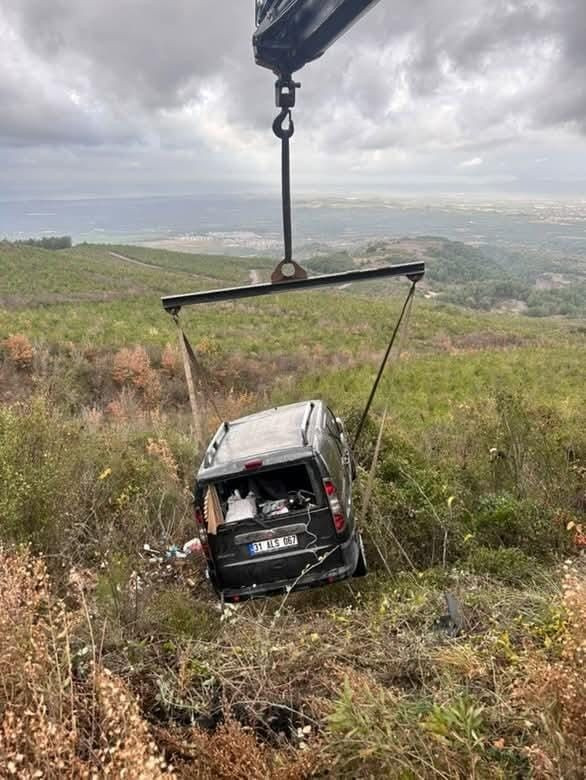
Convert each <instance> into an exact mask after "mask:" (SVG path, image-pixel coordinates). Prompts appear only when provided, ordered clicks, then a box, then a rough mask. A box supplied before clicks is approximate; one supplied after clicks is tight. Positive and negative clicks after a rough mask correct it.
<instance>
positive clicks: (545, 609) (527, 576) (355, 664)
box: [0, 239, 586, 780]
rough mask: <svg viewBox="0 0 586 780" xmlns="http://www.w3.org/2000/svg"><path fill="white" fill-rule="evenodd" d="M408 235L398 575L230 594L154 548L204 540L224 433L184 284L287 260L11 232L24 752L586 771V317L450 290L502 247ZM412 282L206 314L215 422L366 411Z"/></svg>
mask: <svg viewBox="0 0 586 780" xmlns="http://www.w3.org/2000/svg"><path fill="white" fill-rule="evenodd" d="M373 246H374V245H373ZM389 251H391V250H390V249H389V246H388V245H386V244H385V246H380V247H379V246H377V247H374V248H373V250H372V251H371V252H369V253H368V254H366V253H364V254H363V255H361V256H360V258H358V256H357V258H352V257H349V256H345V255H338V256H332V255H330V256H319V257H316V258H315V259H314V260H313V261H311V263H310V265H311V267H312V270H313V271H314V272H319V271H320V270H322V271H325V270H335V269H336V268H340V267H341V266H343V265H344V264H348V263H350V264H354V263H356V262H357V261H360V262H371V261H376V262H378V261H380V259H381V258H382V257H383V256H385V257H388V255H387V254H386V253H387V252H389ZM392 252H395V253H396V257H394V258H393V259H398V258H399V257H401V259H402V260H405V259H407V257H413V256H421V257H425V258H426V260H427V261H428V262H429V268H430V273H429V278H428V280H427V282H426V285H425V286H424V287H422V290H421V292H420V293H419V294H418V296H417V298H416V302H415V305H414V309H413V313H412V318H411V323H410V333H409V337H408V338H407V339H406V340H405V341H404V343H403V348H404V349H403V356H402V359H401V360H397V356H396V355H395V356H394V359H393V360H392V361H391V365H390V366H389V368H388V370H387V373H386V375H385V378H384V380H383V383H382V385H381V389H380V394H379V397H378V398H377V401H376V403H375V407H374V409H373V413H372V415H371V419H370V421H369V424H368V426H367V430H366V433H365V436H364V438H363V440H362V441H361V443H360V445H359V447H358V448H357V451H356V453H355V454H356V458H357V470H358V479H357V482H356V511H357V513H358V517H359V520H360V525H361V528H362V532H363V534H364V537H365V543H366V549H367V557H368V559H369V563H370V568H371V573H370V575H369V576H368V577H367V578H366V579H364V580H351V581H349V582H348V583H342V584H339V585H334V586H329V587H327V588H324V589H321V590H316V591H311V592H306V593H290V594H283V595H282V596H280V597H275V598H273V599H269V600H265V601H258V602H251V603H246V604H242V605H239V606H238V608H234V609H231V610H228V611H227V612H226V613H225V614H224V615H220V612H219V610H218V607H217V603H216V602H215V599H214V598H213V596H212V594H211V592H210V590H209V587H208V585H207V583H206V581H205V579H204V577H203V574H202V570H201V568H200V567H199V566H198V565H197V563H195V564H191V565H188V566H187V567H185V568H183V569H173V568H171V567H169V566H165V565H164V563H163V564H157V563H152V562H151V561H149V560H148V559H146V557H145V553H144V550H143V547H144V544H145V543H148V544H151V545H153V546H154V547H156V548H157V549H162V550H165V549H167V548H169V547H170V546H171V545H173V544H179V545H182V544H183V543H184V542H185V541H187V540H188V539H190V538H192V537H193V535H194V533H195V528H194V521H193V507H192V491H193V488H194V474H195V471H196V468H197V465H198V463H199V461H200V458H201V455H202V445H203V443H202V442H197V441H196V440H195V438H194V434H193V430H192V426H191V421H190V415H189V413H188V409H189V406H188V399H187V392H186V387H185V381H184V378H183V374H182V371H183V369H182V362H181V357H180V354H179V351H178V348H177V333H176V328H175V325H174V323H173V321H172V320H171V318H170V317H169V316H168V315H166V314H165V312H164V311H163V309H162V308H161V306H160V301H159V297H160V295H162V294H165V293H168V292H181V291H188V290H193V289H201V288H204V287H206V288H207V287H213V286H216V285H218V284H227V285H228V284H235V283H243V282H244V283H245V282H246V281H247V280H249V279H250V278H251V277H250V274H251V271H253V270H254V271H256V272H257V273H258V274H259V275H260V276H261V277H263V276H265V275H266V274H267V272H268V267H270V266H271V265H272V263H269V261H267V260H257V259H256V258H252V259H247V260H242V259H238V258H226V257H215V256H213V257H212V256H203V255H193V254H181V253H173V252H169V251H164V250H151V249H146V248H144V247H131V246H106V245H104V246H98V245H81V246H77V247H73V248H72V249H71V250H63V251H59V252H47V251H44V250H42V249H37V248H34V247H18V248H15V247H11V246H10V245H7V244H2V245H0V277H1V278H2V280H3V283H2V288H1V290H0V297H1V298H2V307H1V308H0V542H1V546H0V564H1V565H2V569H3V572H4V576H3V578H2V580H1V581H0V679H2V681H3V683H4V684H3V686H2V687H0V712H1V713H2V717H3V718H4V720H3V726H2V729H0V775H2V776H9V775H10V774H12V775H13V776H19V775H18V772H19V771H20V769H19V767H20V766H24V767H26V768H27V770H28V767H33V768H34V769H35V771H36V770H37V768H39V771H42V772H43V771H44V772H45V774H46V776H47V777H50V776H52V775H51V774H50V772H49V771H46V770H47V766H53V765H57V763H59V764H60V765H61V766H62V767H63V770H62V774H65V775H68V776H69V775H70V776H72V777H77V776H84V773H85V774H91V772H97V771H102V770H103V768H104V767H108V770H109V771H110V774H111V775H112V776H114V777H118V776H124V774H125V773H126V775H127V776H134V775H135V773H136V767H137V766H140V767H141V771H142V772H143V776H144V777H147V778H162V777H164V776H168V769H169V767H170V766H171V767H172V768H173V771H174V773H175V775H176V776H178V777H185V778H190V777H202V778H206V780H207V779H208V778H209V779H210V780H211V778H214V779H215V778H224V779H225V780H264V778H267V777H270V778H276V780H301V779H302V778H309V777H324V778H342V779H344V780H345V779H346V778H352V779H354V778H365V779H366V778H371V777H389V778H397V780H399V778H401V780H402V779H403V778H420V777H421V778H442V779H445V778H470V777H476V778H484V777H487V778H488V777H491V778H492V777H497V778H498V777H500V778H509V777H515V778H531V777H551V778H554V777H562V776H563V777H564V778H568V779H569V780H578V779H579V778H580V777H581V773H582V767H583V766H584V763H585V762H586V745H585V743H584V733H586V722H585V720H584V718H585V715H584V707H583V701H584V698H585V697H586V688H585V685H586V683H585V680H584V675H583V673H582V655H583V651H582V648H583V642H584V638H585V637H586V612H585V610H584V603H585V599H586V571H585V562H584V549H586V536H585V529H586V525H585V523H586V482H585V480H586V418H585V414H586V412H585V410H586V403H585V401H586V397H585V391H584V366H583V362H584V361H583V355H584V337H585V334H586V329H585V325H584V320H583V319H580V318H578V317H540V318H537V317H526V316H523V315H519V314H515V315H513V314H509V313H503V312H494V311H485V310H480V309H482V308H483V307H480V309H472V308H463V307H461V306H455V305H451V304H449V303H448V302H447V300H448V298H449V290H450V289H452V290H453V289H454V287H453V285H454V284H455V285H456V287H458V285H461V286H460V287H458V289H459V290H460V292H461V291H462V289H464V287H465V286H466V285H467V284H473V283H476V281H474V280H478V279H479V278H480V277H481V276H482V275H484V276H482V278H483V279H484V283H486V284H487V285H490V282H491V280H494V279H496V277H497V276H498V273H499V269H500V268H501V262H502V258H501V259H497V258H494V259H493V260H492V261H489V260H487V259H486V258H485V257H484V255H483V253H482V252H481V250H474V251H472V250H471V249H470V248H469V247H464V245H459V244H455V245H452V244H449V245H446V244H444V243H440V244H438V243H437V240H436V239H422V240H420V241H418V242H416V243H411V242H400V244H397V245H394V246H393V247H392V251H391V253H392ZM442 253H443V254H442ZM448 253H451V254H449V257H448ZM444 257H445V258H446V259H445V262H444V260H443V259H442V258H444ZM497 260H498V262H497ZM326 265H327V268H326ZM521 265H522V263H521V260H519V263H518V264H517V266H516V270H515V273H516V274H518V275H519V278H521V276H522V272H521ZM320 266H321V267H320ZM531 273H537V274H538V275H539V274H542V273H545V271H543V269H541V270H540V269H539V268H536V269H535V270H534V271H531ZM552 273H553V272H552ZM556 273H557V271H556ZM576 273H578V271H577V272H576ZM444 285H445V287H444ZM406 289H407V288H406V284H404V283H401V282H397V283H392V284H388V285H381V286H377V285H368V286H367V288H366V289H364V290H362V289H359V288H358V287H357V285H352V286H351V287H350V288H346V289H344V290H334V291H329V292H325V291H321V292H319V291H316V292H311V293H293V294H290V295H279V296H275V297H271V298H268V299H250V300H243V301H241V302H238V303H233V304H222V305H221V306H217V307H198V308H194V309H191V310H185V311H184V312H183V313H182V320H183V323H184V325H185V327H186V330H187V332H188V333H189V336H190V338H191V339H192V341H193V344H194V346H195V347H196V350H197V353H198V358H199V361H200V363H201V366H202V371H201V373H200V375H199V376H198V377H197V393H198V402H199V404H200V407H201V410H202V415H203V416H204V425H205V429H206V430H205V431H204V434H205V435H209V434H210V433H211V432H212V431H213V430H215V429H216V427H217V426H218V424H219V422H220V420H222V419H233V418H235V417H238V416H239V415H241V414H246V413H249V412H251V411H254V410H257V409H260V408H266V406H267V405H270V404H278V403H281V402H285V401H293V400H300V399H304V398H310V397H323V398H325V399H327V400H328V401H329V402H330V403H331V404H332V407H333V408H334V409H335V411H336V413H338V414H341V415H342V416H343V417H344V419H345V421H346V423H347V425H348V427H349V429H350V431H352V430H354V429H355V426H356V424H357V419H358V415H359V412H360V410H361V408H362V404H363V402H364V399H365V397H366V395H367V393H368V390H369V388H370V384H371V382H372V379H373V377H374V374H375V370H376V367H377V364H378V360H379V359H380V356H381V354H382V352H383V350H384V348H385V346H386V343H387V340H388V338H389V336H390V333H391V331H392V327H393V324H394V322H395V319H396V316H397V314H398V311H399V309H400V306H401V304H402V300H403V294H404V293H405V292H406ZM430 292H439V293H440V295H439V296H436V297H433V296H431V297H427V298H426V297H425V293H427V295H429V293H430ZM499 306H500V304H498V305H497V306H496V308H499ZM387 406H388V417H387V420H386V424H385V425H384V427H382V429H381V422H382V420H381V418H382V412H383V409H384V408H385V407H387ZM379 434H380V436H381V442H382V446H381V450H380V456H379V458H378V461H377V462H373V459H374V451H375V445H376V440H377V438H378V436H379ZM367 494H370V495H371V499H370V502H369V503H368V505H367V502H366V499H365V497H366V495H367ZM21 545H26V548H23V547H22V546H21ZM446 593H449V594H452V596H453V597H454V598H455V599H456V601H457V604H458V609H459V611H460V613H461V618H462V619H461V621H458V625H455V624H453V623H452V622H451V621H450V619H449V617H448V616H447V615H446ZM13 768H15V771H13ZM23 772H24V769H23ZM68 773H69V774H68ZM22 776H23V777H25V776H26V775H25V774H23V775H22Z"/></svg>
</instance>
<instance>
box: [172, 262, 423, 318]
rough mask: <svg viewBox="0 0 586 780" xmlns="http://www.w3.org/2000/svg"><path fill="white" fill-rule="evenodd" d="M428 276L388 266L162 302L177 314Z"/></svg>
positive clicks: (416, 267)
mask: <svg viewBox="0 0 586 780" xmlns="http://www.w3.org/2000/svg"><path fill="white" fill-rule="evenodd" d="M424 274H425V263H423V262H418V263H402V264H401V265H386V266H383V267H382V268H366V269H361V270H357V271H342V272H341V273H337V274H324V275H323V276H311V277H309V279H291V280H287V281H284V282H278V283H270V282H269V283H264V284H249V285H245V286H244V287H224V288H220V289H219V290H204V291H202V292H194V293H185V294H183V295H166V296H165V297H164V298H161V303H162V304H163V308H164V309H165V311H168V312H170V313H171V314H176V313H177V312H178V311H179V310H180V309H181V307H182V306H195V305H196V304H199V303H219V302H220V301H235V300H238V299H239V298H255V297H257V296H259V295H277V294H280V293H284V292H291V291H292V290H308V289H310V288H312V287H330V286H336V285H342V284H349V283H350V282H369V281H371V280H372V279H384V278H387V277H391V276H406V277H407V278H408V279H411V281H418V280H419V279H421V278H422V277H423V275H424Z"/></svg>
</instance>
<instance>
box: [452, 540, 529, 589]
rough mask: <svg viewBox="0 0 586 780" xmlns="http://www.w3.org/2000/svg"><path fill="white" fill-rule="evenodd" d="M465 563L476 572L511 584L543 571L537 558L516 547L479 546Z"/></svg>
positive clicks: (527, 580) (521, 581) (526, 580)
mask: <svg viewBox="0 0 586 780" xmlns="http://www.w3.org/2000/svg"><path fill="white" fill-rule="evenodd" d="M463 563H464V566H465V567H466V568H467V569H469V570H470V571H471V572H473V573H474V574H481V575H482V574H486V575H488V576H489V577H494V578H495V579H498V580H502V581H503V582H506V583H508V584H511V585H519V584H522V583H524V582H529V581H530V580H532V579H534V578H535V577H537V576H539V573H540V572H541V569H540V567H539V563H538V561H537V560H536V559H535V558H533V557H531V556H530V555H527V554H526V553H525V552H523V551H522V550H519V549H517V548H515V547H502V548H500V549H492V548H490V547H482V546H477V547H474V548H473V549H472V550H471V552H470V553H469V555H468V557H467V558H466V559H465V560H464V562H463Z"/></svg>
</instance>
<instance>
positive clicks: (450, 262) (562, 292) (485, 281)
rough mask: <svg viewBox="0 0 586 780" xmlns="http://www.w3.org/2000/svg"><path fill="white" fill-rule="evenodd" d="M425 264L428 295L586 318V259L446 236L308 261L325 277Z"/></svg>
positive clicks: (396, 242)
mask: <svg viewBox="0 0 586 780" xmlns="http://www.w3.org/2000/svg"><path fill="white" fill-rule="evenodd" d="M413 259H417V260H424V261H425V263H426V266H427V273H426V279H425V283H424V284H423V285H422V286H423V287H424V288H425V291H426V295H427V296H428V297H438V299H439V300H441V301H444V302H446V303H454V304H457V305H460V306H465V307H467V308H471V309H477V310H483V311H489V310H495V311H509V312H512V313H515V312H517V313H524V314H528V315H530V316H533V317H543V316H553V315H563V316H571V317H577V316H584V315H585V314H586V258H585V257H584V255H582V254H576V255H575V256H567V255H561V254H560V253H559V252H554V251H553V250H541V251H540V252H537V251H535V250H534V249H529V248H523V249H519V248H517V247H511V248H510V249H507V250H505V249H503V248H501V247H493V246H485V245H479V246H473V245H471V244H465V243H461V242H458V241H449V240H447V239H444V238H436V237H421V238H404V239H394V240H379V241H374V242H371V243H370V244H368V245H367V246H365V247H363V248H362V250H360V251H358V252H356V253H352V254H351V253H349V252H338V253H334V254H329V253H327V252H322V253H321V254H320V255H316V256H314V258H312V259H310V260H309V261H308V263H307V265H308V267H310V268H311V269H312V270H315V271H319V272H322V273H327V272H335V271H339V270H345V269H347V268H351V267H355V266H363V265H371V264H378V263H381V262H391V263H402V262H408V261H409V260H413Z"/></svg>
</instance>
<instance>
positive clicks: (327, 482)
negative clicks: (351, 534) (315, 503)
mask: <svg viewBox="0 0 586 780" xmlns="http://www.w3.org/2000/svg"><path fill="white" fill-rule="evenodd" d="M324 489H325V491H326V496H327V497H328V504H329V505H330V511H331V513H332V518H333V520H334V527H335V529H336V531H337V533H339V534H341V533H342V532H343V531H344V529H345V528H346V516H345V515H344V510H343V509H342V504H341V503H340V499H339V498H338V492H337V490H336V486H335V485H334V483H333V482H332V480H331V479H324Z"/></svg>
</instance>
